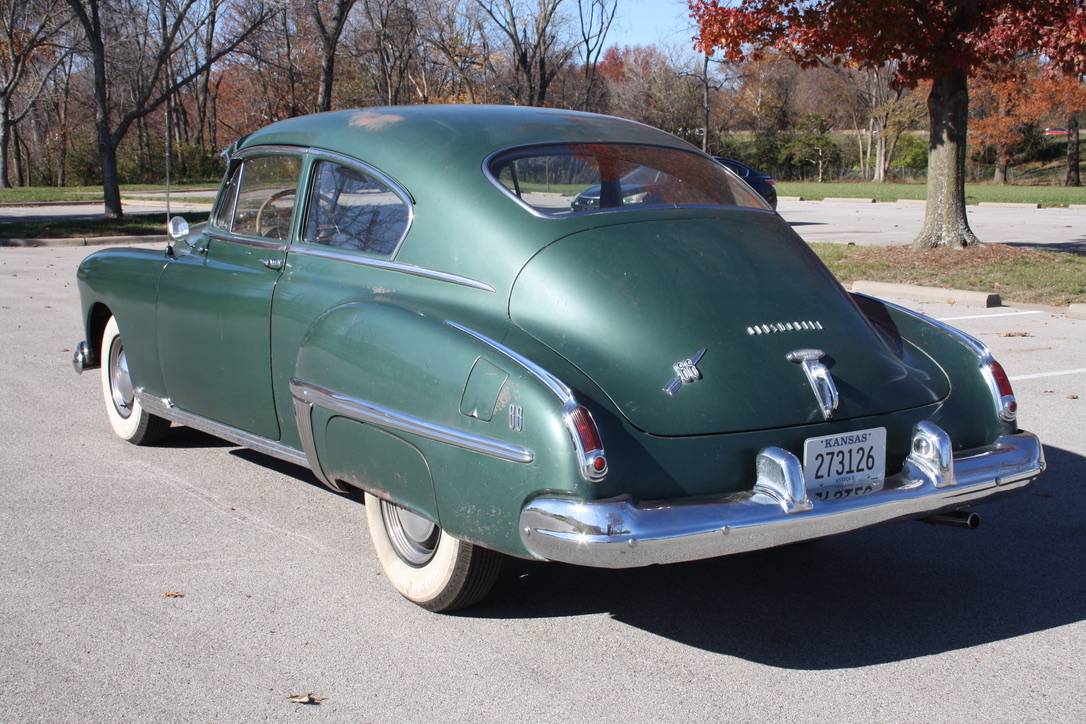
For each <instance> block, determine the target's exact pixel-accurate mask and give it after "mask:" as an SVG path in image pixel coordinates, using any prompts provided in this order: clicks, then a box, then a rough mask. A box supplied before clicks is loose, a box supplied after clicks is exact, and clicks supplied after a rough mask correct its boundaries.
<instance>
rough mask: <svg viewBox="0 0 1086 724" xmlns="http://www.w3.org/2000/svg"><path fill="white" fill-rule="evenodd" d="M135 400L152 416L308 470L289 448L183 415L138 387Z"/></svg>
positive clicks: (164, 401) (196, 417)
mask: <svg viewBox="0 0 1086 724" xmlns="http://www.w3.org/2000/svg"><path fill="white" fill-rule="evenodd" d="M136 398H137V399H138V400H139V402H140V405H142V406H143V409H144V410H146V411H147V412H149V413H151V414H152V415H157V416H159V417H164V418H166V419H167V420H170V421H172V422H176V423H177V424H179V425H184V426H185V427H192V428H195V429H197V430H200V431H202V432H206V433H207V434H209V435H214V436H215V437H221V438H222V439H223V440H229V441H230V442H232V443H234V444H236V445H240V446H242V447H247V448H249V449H250V450H256V451H257V452H260V453H264V454H265V455H271V456H272V457H273V458H278V459H280V460H286V461H287V462H288V463H294V464H295V465H301V466H303V467H309V464H308V461H307V460H306V457H305V455H304V454H302V453H301V452H300V451H298V450H295V449H294V448H292V447H290V446H289V445H284V444H283V443H281V442H276V441H275V440H269V439H268V438H266V437H261V436H259V435H254V434H253V433H251V432H246V431H245V430H239V429H238V428H236V427H231V426H230V425H224V424H223V423H221V422H216V421H215V420H209V419H208V418H206V417H201V416H200V415H196V414H194V413H191V412H186V411H185V410H182V409H181V408H179V407H174V406H173V403H172V402H170V401H169V400H168V399H166V400H164V399H162V398H161V397H155V396H154V395H149V394H147V393H146V392H144V391H143V389H142V388H141V389H137V390H136Z"/></svg>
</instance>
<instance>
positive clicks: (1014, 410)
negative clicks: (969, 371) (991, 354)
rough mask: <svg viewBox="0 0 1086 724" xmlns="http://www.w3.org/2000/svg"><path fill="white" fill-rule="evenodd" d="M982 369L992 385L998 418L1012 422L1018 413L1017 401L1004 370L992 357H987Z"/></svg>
mask: <svg viewBox="0 0 1086 724" xmlns="http://www.w3.org/2000/svg"><path fill="white" fill-rule="evenodd" d="M984 369H985V370H986V371H987V377H988V379H989V383H990V385H991V386H992V394H993V395H994V396H995V403H996V412H998V413H999V418H1000V419H1001V420H1003V421H1005V422H1014V419H1015V417H1016V416H1017V415H1018V402H1017V401H1016V400H1015V399H1014V388H1013V387H1011V380H1010V378H1009V377H1007V372H1006V370H1004V369H1003V365H1001V364H999V363H998V362H996V361H995V360H994V359H989V360H988V362H987V364H986V365H985V367H984Z"/></svg>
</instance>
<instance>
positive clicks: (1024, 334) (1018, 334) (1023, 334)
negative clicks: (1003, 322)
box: [999, 332, 1033, 337]
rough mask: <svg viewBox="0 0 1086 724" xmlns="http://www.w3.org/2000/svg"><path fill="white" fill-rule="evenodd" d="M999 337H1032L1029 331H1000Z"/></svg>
mask: <svg viewBox="0 0 1086 724" xmlns="http://www.w3.org/2000/svg"><path fill="white" fill-rule="evenodd" d="M999 336H1000V337H1032V336H1033V335H1032V334H1030V333H1029V332H1000V333H999Z"/></svg>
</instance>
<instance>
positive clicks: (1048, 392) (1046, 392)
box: [1041, 390, 1055, 395]
mask: <svg viewBox="0 0 1086 724" xmlns="http://www.w3.org/2000/svg"><path fill="white" fill-rule="evenodd" d="M1041 392H1043V393H1045V394H1046V395H1051V394H1052V393H1053V392H1055V390H1041Z"/></svg>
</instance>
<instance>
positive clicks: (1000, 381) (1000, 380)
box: [991, 360, 1014, 397]
mask: <svg viewBox="0 0 1086 724" xmlns="http://www.w3.org/2000/svg"><path fill="white" fill-rule="evenodd" d="M991 368H992V378H993V379H994V380H995V383H996V388H997V389H998V390H999V396H1000V397H1007V396H1010V397H1014V388H1012V387H1011V380H1010V378H1009V377H1007V371H1006V370H1004V369H1003V365H1001V364H999V363H998V362H996V361H995V360H992V364H991Z"/></svg>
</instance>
